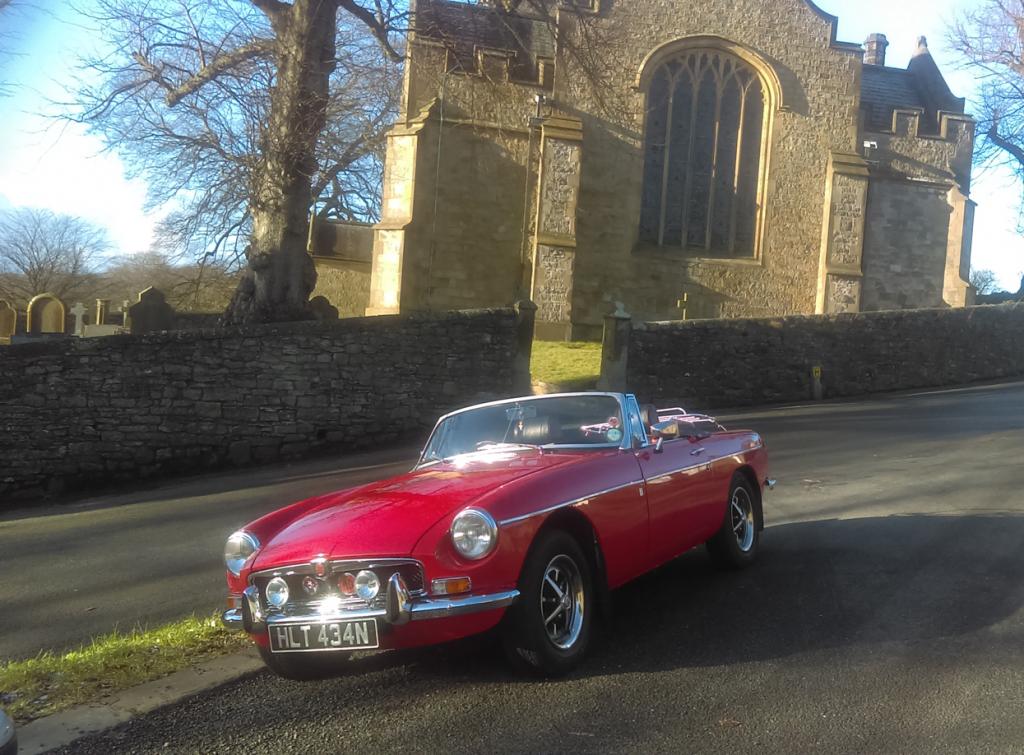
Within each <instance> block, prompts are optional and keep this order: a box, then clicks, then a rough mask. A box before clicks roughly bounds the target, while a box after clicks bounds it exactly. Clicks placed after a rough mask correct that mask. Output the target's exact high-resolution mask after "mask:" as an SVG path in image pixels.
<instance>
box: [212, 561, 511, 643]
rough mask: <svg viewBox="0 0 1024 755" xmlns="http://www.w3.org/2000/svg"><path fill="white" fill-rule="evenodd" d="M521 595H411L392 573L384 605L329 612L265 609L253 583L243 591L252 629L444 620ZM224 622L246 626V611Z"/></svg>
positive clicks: (227, 613)
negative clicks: (303, 624) (332, 623)
mask: <svg viewBox="0 0 1024 755" xmlns="http://www.w3.org/2000/svg"><path fill="white" fill-rule="evenodd" d="M518 597H519V591H518V590H507V591H505V592H496V593H491V594H489V595H468V596H466V597H465V598H413V597H411V596H410V595H409V591H408V590H407V589H406V587H405V582H404V581H403V580H402V578H401V576H400V575H398V574H394V575H392V577H391V579H390V580H388V587H387V593H386V594H385V601H384V603H385V608H369V607H366V608H356V609H341V610H338V611H331V612H327V613H321V612H318V613H309V614H277V613H269V612H266V611H264V610H263V607H262V606H261V605H260V600H259V593H258V591H257V589H256V588H255V587H253V586H250V587H248V588H246V590H245V592H244V593H243V600H245V601H246V603H247V604H248V605H247V607H248V609H249V615H250V616H252V624H253V626H252V629H251V630H250V631H258V632H262V631H263V630H264V629H265V628H266V627H269V626H274V625H275V624H296V623H319V624H323V623H329V622H333V621H352V620H358V619H383V620H384V621H386V622H387V623H388V624H392V625H395V626H400V625H402V624H407V623H408V622H410V621H423V620H426V619H444V618H447V617H449V616H465V615H466V614H471V613H479V612H481V611H492V610H494V609H497V608H507V607H508V606H510V605H512V604H513V603H515V601H516V599H517V598H518ZM221 621H222V622H223V624H224V626H226V627H227V628H228V629H238V630H242V629H246V627H245V621H244V619H243V612H242V609H240V608H232V609H229V610H227V611H225V612H224V614H223V615H222V616H221Z"/></svg>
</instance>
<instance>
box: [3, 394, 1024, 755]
mask: <svg viewBox="0 0 1024 755" xmlns="http://www.w3.org/2000/svg"><path fill="white" fill-rule="evenodd" d="M731 419H732V421H731V422H730V423H729V424H733V425H735V424H744V425H748V426H752V427H754V428H755V429H758V430H760V431H761V432H762V433H763V434H764V435H765V437H766V439H767V443H768V446H769V452H770V454H771V460H772V473H773V474H774V475H776V476H777V477H778V478H779V480H780V482H779V485H778V487H777V489H776V491H775V492H774V493H772V494H770V496H769V499H768V501H767V502H766V516H767V519H768V524H769V528H768V529H767V530H766V531H765V533H764V539H763V541H762V551H761V554H760V558H759V561H758V562H757V563H756V564H755V565H754V566H753V567H752V568H751V569H748V570H746V571H744V572H740V573H721V572H717V571H715V570H714V569H713V568H712V567H711V565H710V563H709V561H708V560H707V558H706V557H705V555H704V553H703V552H702V551H694V552H692V553H690V554H687V555H686V556H684V557H683V558H681V559H679V560H678V561H676V562H674V563H673V564H671V565H669V566H667V567H665V568H663V569H661V570H659V571H658V572H656V573H654V574H652V575H649V576H647V577H645V578H643V579H641V580H640V581H638V582H637V583H634V584H633V585H630V586H627V587H626V588H624V589H622V590H619V591H617V593H616V594H615V610H614V614H613V618H612V621H611V623H610V625H609V626H608V627H607V628H606V629H605V631H604V632H603V636H602V639H601V642H600V644H599V645H598V647H596V648H595V649H594V652H593V654H592V657H591V658H590V659H589V660H588V662H587V663H586V664H585V665H584V667H583V668H582V669H581V670H579V671H578V672H576V673H575V674H574V675H572V676H570V677H569V678H567V679H563V680H558V681H544V682H539V681H532V680H523V679H520V678H518V677H516V676H514V675H513V674H512V673H511V672H510V671H509V670H508V669H507V668H506V667H505V665H504V663H503V662H502V660H501V659H500V656H499V654H498V653H497V652H496V651H495V649H494V648H493V646H491V645H489V644H487V642H471V643H461V644H456V645H453V646H449V647H447V648H444V649H441V650H431V651H426V652H421V653H417V654H407V655H398V654H392V655H382V656H375V657H370V658H366V659H360V660H357V661H353V662H351V663H350V664H349V671H348V673H347V674H346V675H344V676H342V677H340V678H338V679H334V680H330V681H326V682H316V683H308V684H304V685H303V684H297V683H293V682H285V681H282V680H278V679H276V678H274V677H272V676H270V675H269V674H260V675H257V676H255V677H252V678H249V679H247V680H243V681H240V682H237V683H234V684H231V685H227V686H225V687H223V688H221V689H219V690H215V691H213V692H211V693H207V694H205V695H202V696H200V697H197V698H194V699H192V700H189V701H186V702H184V703H182V704H180V705H177V706H173V707H171V708H167V709H164V710H162V711H158V712H156V713H153V714H150V715H147V716H143V717H141V718H139V719H136V720H134V721H132V722H131V723H129V724H126V725H125V726H122V727H120V728H118V729H115V730H113V731H111V732H108V733H107V734H105V735H100V736H95V737H90V738H87V739H84V740H80V741H79V742H77V743H75V745H74V746H73V748H70V749H69V750H68V752H72V751H73V752H85V753H104V755H106V753H109V752H111V751H113V752H147V753H148V752H158V751H159V752H163V753H166V752H182V753H193V752H204V753H214V752H251V751H256V750H270V749H274V750H277V751H283V752H311V751H316V752H341V751H345V752H348V751H361V750H371V751H432V752H433V751H442V750H444V751H459V752H484V751H546V752H552V751H574V750H585V751H594V750H634V751H644V752H648V751H664V752H668V751H671V752H702V753H703V752H709V753H710V752H759V753H760V752H779V753H793V752H807V751H815V752H865V753H878V752H886V753H889V752H908V753H910V752H915V753H935V752H964V753H979V752H999V753H1004V752H1024V606H1022V604H1024V580H1021V578H1020V575H1021V567H1022V565H1024V558H1022V556H1021V543H1022V542H1024V494H1022V493H1021V490H1020V485H1021V481H1022V479H1024V464H1022V461H1024V384H1020V383H1018V384H1012V385H1003V386H987V387H974V388H966V389H959V390H953V391H937V392H931V393H927V394H915V395H903V396H894V397H887V398H882V399H872V400H868V401H862V402H851V403H840V404H825V405H815V406H809V407H789V408H780V409H773V410H770V411H762V412H758V413H748V414H746V415H743V416H741V417H733V418H731ZM383 471H386V470H383ZM372 473H373V471H372V470H371V471H370V472H368V474H372ZM321 479H323V478H312V481H319V480H321ZM309 484H311V479H310V478H308V477H307V478H303V479H301V480H299V481H297V483H296V484H295V485H296V486H295V487H292V486H291V485H289V483H287V482H285V481H282V482H278V483H275V485H274V486H268V487H267V488H258V487H257V488H255V490H256V491H260V490H270V489H271V487H273V489H274V490H275V491H276V493H275V495H282V496H284V497H299V496H298V495H290V494H291V493H292V491H293V490H295V491H297V490H298V487H299V486H306V485H309ZM276 486H281V487H276ZM286 493H288V494H289V495H285V494H286ZM303 494H304V492H303ZM225 497H226V498H227V499H228V502H222V499H224V498H225ZM247 497H248V496H246V495H243V496H242V498H247ZM273 497H274V496H272V495H269V493H268V494H267V497H266V498H264V499H263V502H262V503H258V504H257V503H253V502H251V501H248V502H243V501H241V500H240V499H239V498H238V497H237V496H236V494H235V493H233V492H230V485H224V486H223V488H222V489H219V492H210V493H209V494H208V495H207V496H206V497H204V498H203V499H201V500H195V501H193V500H192V499H188V498H183V497H181V496H179V497H178V498H177V499H175V500H178V504H176V505H177V507H181V506H187V507H189V508H188V509H187V511H188V513H185V514H182V515H179V516H176V517H175V519H180V521H178V522H177V523H175V522H173V521H172V522H170V523H169V524H168V525H167V526H166V529H165V530H163V533H162V534H163V538H164V540H162V541H161V542H160V543H159V546H158V547H156V548H155V549H154V552H156V553H159V554H164V556H162V557H166V554H165V551H168V552H170V551H173V550H175V549H177V548H182V547H183V546H182V544H183V543H185V544H186V545H185V546H184V547H185V548H187V549H188V550H189V552H191V553H193V554H194V555H195V556H196V557H197V558H198V556H199V550H200V548H199V547H198V545H196V544H194V543H193V541H194V540H196V539H198V535H197V534H196V533H204V534H203V537H204V538H207V539H209V540H211V541H218V546H217V547H218V549H219V536H220V534H222V533H217V535H218V537H216V538H215V537H213V533H212V532H208V531H209V530H212V529H213V528H214V526H215V525H213V524H211V523H210V521H212V520H210V521H208V516H209V515H210V511H211V510H213V511H216V512H217V515H216V516H221V511H222V509H224V508H225V507H226V506H229V505H234V506H235V507H236V509H235V511H234V513H233V514H232V515H233V516H235V517H236V518H235V519H231V517H230V516H227V517H225V518H224V520H223V521H222V522H220V523H219V524H217V525H216V526H217V527H221V526H222V527H223V529H224V531H227V530H230V529H231V528H232V527H233V526H234V522H235V521H238V520H240V519H245V518H248V517H249V516H250V514H251V513H258V511H255V509H259V508H260V507H261V506H262V507H265V508H269V507H270V505H271V501H270V498H273ZM232 501H233V502H234V503H233V504H231V503H230V502H232ZM159 505H160V504H159V502H151V503H145V504H139V505H137V506H131V507H125V508H122V509H113V510H111V509H108V508H100V509H95V510H92V511H83V512H80V514H71V515H57V517H56V520H57V521H59V520H60V517H61V516H77V515H82V516H85V517H86V520H85V522H86V523H87V524H88V527H89V528H91V530H90V532H91V534H90V535H89V536H88V538H87V539H88V540H89V541H91V542H92V543H93V545H92V546H83V547H81V548H79V549H77V550H76V553H77V554H78V555H77V558H79V559H80V561H78V562H76V563H78V564H80V565H81V564H84V563H85V560H86V559H87V558H91V557H87V556H86V553H87V552H89V553H91V552H92V551H93V550H95V548H96V547H97V546H99V547H105V548H106V549H108V550H109V549H112V548H113V547H114V546H115V544H117V543H119V542H121V541H122V540H124V541H127V542H131V539H132V538H133V537H135V536H136V535H137V533H136V527H137V526H138V525H139V522H138V521H137V520H131V519H130V517H131V511H132V510H133V509H136V508H139V507H140V506H141V507H143V508H145V507H147V506H159ZM168 506H171V504H170V502H168ZM249 507H252V509H253V510H254V511H250V508H249ZM172 508H174V507H173V506H172ZM204 512H205V513H204ZM100 514H102V515H103V516H105V517H110V519H105V520H102V521H92V520H91V519H89V517H90V516H99V515H100ZM122 516H124V517H129V519H128V520H126V523H123V524H122V521H125V520H121V517H122ZM51 519H52V518H46V519H44V520H38V519H35V518H33V519H24V520H21V521H9V522H5V523H4V524H2V525H0V538H2V539H0V553H4V556H3V557H2V558H3V559H4V561H5V562H6V560H7V558H8V556H7V550H6V549H7V548H8V547H9V543H17V542H18V540H17V538H16V537H15V536H14V535H13V534H12V533H11V532H10V531H8V530H9V528H14V530H17V529H18V528H19V527H20V526H24V525H25V524H26V523H35V524H33V526H35V527H37V528H38V530H39V531H40V532H41V531H43V530H45V529H46V524H45V522H46V521H48V520H51ZM159 519H160V517H159V514H158V513H155V512H154V514H153V515H152V516H150V517H149V518H147V519H145V520H144V521H143V522H142V523H141V524H142V525H144V528H159V527H160V525H159V523H158V520H159ZM83 526H84V525H83ZM112 527H113V528H114V529H116V530H117V534H115V533H114V532H112V531H111V528H112ZM68 531H69V532H73V531H74V527H71V526H69V530H68ZM37 537H38V538H39V539H38V540H37V544H36V546H35V547H36V548H39V547H43V548H45V547H47V546H46V540H45V538H43V536H42V535H41V534H40V535H37ZM83 537H85V536H83ZM167 541H171V542H167ZM192 549H195V550H194V551H193V550H192ZM27 550H31V548H28V549H27ZM129 550H130V549H129ZM144 556H145V552H144V551H141V550H136V551H135V553H134V558H135V559H137V560H138V559H143V558H144ZM27 557H28V554H27V553H26V552H21V555H19V556H18V558H19V559H23V558H27ZM49 557H50V559H51V561H50V567H49V568H46V569H43V570H41V571H39V572H36V573H34V574H33V575H32V578H31V579H28V580H27V581H26V582H25V583H24V584H25V585H26V586H28V585H33V584H34V585H39V584H40V583H44V582H46V580H47V579H49V578H50V575H53V574H55V573H59V574H60V575H61V577H60V578H61V580H64V579H65V576H64V574H63V571H58V570H57V569H55V568H53V562H54V561H56V562H57V564H56V565H57V566H58V567H59V566H60V562H61V559H62V558H64V556H63V554H62V553H61V552H60V551H59V549H58V550H56V551H54V552H53V553H51V554H49ZM95 558H98V559H99V561H97V562H95V563H102V558H103V556H102V555H100V556H95ZM19 563H21V561H19ZM205 564H206V562H205V561H204V562H203V565H201V566H199V565H195V566H193V567H190V568H189V569H187V570H186V572H187V573H184V574H180V575H175V576H174V577H165V578H161V577H160V576H159V575H158V574H152V575H151V576H150V577H148V578H147V580H146V581H148V582H150V587H151V590H156V591H157V592H159V593H160V594H161V597H160V598H159V601H161V602H162V601H163V600H165V599H166V600H172V599H173V600H177V599H178V596H177V595H167V594H166V593H167V592H171V593H176V592H181V591H188V590H193V591H194V593H193V594H199V592H201V590H200V588H198V587H195V585H197V584H198V583H199V582H200V581H204V580H209V579H214V580H216V581H217V583H218V587H219V577H213V576H209V577H208V576H207V571H210V572H212V571H213V570H214V566H213V565H211V566H210V567H209V568H208V567H207V566H206V565H205ZM75 568H76V569H80V568H81V566H76V567H75ZM3 574H4V575H5V581H6V579H7V575H10V574H11V571H10V570H9V569H8V568H7V566H6V563H5V564H4V567H3ZM105 574H106V575H107V576H108V577H109V576H110V572H105ZM17 578H21V577H20V576H19V577H17ZM132 579H133V577H131V576H125V577H124V578H123V579H115V580H114V582H115V585H114V586H113V587H111V586H105V585H104V584H103V583H102V582H97V581H96V580H93V582H92V584H91V586H90V587H88V588H85V589H87V591H88V593H89V596H90V597H92V598H93V600H99V599H100V598H105V597H106V596H107V595H108V594H112V595H113V596H114V597H113V598H112V600H113V601H115V602H117V601H118V600H120V596H121V595H122V594H124V593H125V592H126V591H127V590H128V589H129V588H130V587H132V584H131V581H132ZM171 580H178V581H180V583H179V585H178V587H177V588H169V589H164V584H163V582H164V581H167V582H169V581H171ZM87 581H88V580H86V578H85V577H83V583H82V584H83V585H85V583H86V582H87ZM0 589H3V590H4V591H5V592H3V593H0V599H2V600H4V601H5V604H6V602H7V600H8V599H9V598H13V599H14V600H15V601H18V600H21V601H22V602H21V604H20V606H21V608H22V609H24V606H25V604H26V603H28V602H31V601H30V600H29V598H27V597H25V596H23V595H22V594H21V593H20V592H12V591H11V589H10V587H9V586H8V585H4V586H3V587H2V588H0ZM143 593H145V590H143ZM151 594H152V593H151V592H150V595H151ZM203 594H205V593H203ZM39 602H40V603H42V602H45V601H39ZM122 602H125V603H126V602H127V601H122ZM16 607H18V606H16ZM37 610H41V609H37ZM12 615H13V616H15V617H17V616H19V615H20V614H19V612H18V611H15V612H13V613H12V612H10V611H8V610H5V612H4V613H3V614H0V617H2V618H0V620H2V621H4V622H5V623H6V622H8V621H10V619H11V616H12ZM17 620H18V621H22V620H21V619H17ZM22 626H24V624H22ZM38 629H39V628H38V627H36V628H35V630H34V631H38ZM0 637H2V640H0V641H2V642H4V643H7V642H9V640H8V632H7V631H3V632H2V635H0Z"/></svg>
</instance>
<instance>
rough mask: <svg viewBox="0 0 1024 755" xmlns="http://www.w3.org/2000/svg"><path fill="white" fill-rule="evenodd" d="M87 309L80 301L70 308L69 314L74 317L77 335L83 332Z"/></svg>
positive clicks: (79, 335)
mask: <svg viewBox="0 0 1024 755" xmlns="http://www.w3.org/2000/svg"><path fill="white" fill-rule="evenodd" d="M88 311H89V310H87V309H86V308H85V305H84V304H82V302H78V303H77V304H76V305H75V306H73V307H72V308H71V314H72V316H73V317H74V318H75V335H76V336H78V337H81V336H82V335H83V334H84V333H85V313H86V312H88Z"/></svg>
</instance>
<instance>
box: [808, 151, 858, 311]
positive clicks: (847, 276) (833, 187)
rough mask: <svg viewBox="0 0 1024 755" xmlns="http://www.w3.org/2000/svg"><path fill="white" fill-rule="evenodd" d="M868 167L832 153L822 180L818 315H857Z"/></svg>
mask: <svg viewBox="0 0 1024 755" xmlns="http://www.w3.org/2000/svg"><path fill="white" fill-rule="evenodd" d="M867 200H868V165H867V163H866V162H864V158H862V157H861V156H860V155H856V154H852V153H845V152H833V153H832V156H831V159H830V160H829V166H828V176H827V178H826V179H825V218H824V222H823V223H822V229H821V262H820V264H819V268H818V295H817V301H816V303H815V311H816V312H817V313H818V314H833V313H837V312H859V311H860V293H861V283H862V280H863V277H864V270H863V257H864V218H865V216H866V211H867Z"/></svg>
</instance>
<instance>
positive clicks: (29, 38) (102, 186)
mask: <svg viewBox="0 0 1024 755" xmlns="http://www.w3.org/2000/svg"><path fill="white" fill-rule="evenodd" d="M766 1H767V0H766ZM24 2H26V3H28V2H31V4H32V7H29V6H28V5H25V6H23V7H22V8H21V9H20V10H19V11H18V12H16V13H15V14H13V15H12V16H10V17H4V18H3V20H2V21H0V24H3V26H2V27H0V33H3V34H4V35H5V36H6V37H7V42H6V44H7V46H8V47H12V48H13V51H14V53H15V54H14V55H12V56H8V57H7V58H6V59H4V60H0V81H5V80H6V81H8V82H13V83H14V84H15V87H14V92H13V95H12V96H10V97H7V98H4V99H0V208H3V207H5V206H10V205H14V206H35V207H49V208H52V209H54V210H57V211H61V212H69V213H73V214H76V215H79V216H81V217H83V218H86V219H88V220H91V221H93V222H95V223H97V224H100V225H103V226H106V227H107V228H109V229H110V234H111V238H112V240H113V242H114V245H115V247H116V251H117V252H120V253H127V254H131V253H135V252H139V251H144V250H146V249H147V248H148V246H149V244H150V241H151V240H152V233H153V226H154V224H155V222H156V220H157V218H158V216H159V213H158V212H150V213H147V212H146V211H145V207H144V205H145V196H146V186H145V183H144V182H143V181H142V180H141V179H131V178H129V177H127V176H126V174H125V167H124V165H123V164H122V162H121V161H120V160H119V159H118V157H117V156H116V155H114V154H111V153H108V152H104V150H103V145H102V144H101V143H100V142H99V141H98V140H97V139H95V138H94V137H91V136H89V135H88V134H86V133H85V132H84V130H83V129H81V128H79V127H76V126H73V125H72V126H68V125H57V124H54V123H53V122H52V121H49V120H48V119H46V118H44V117H42V113H45V112H48V111H51V110H52V106H51V105H49V104H48V100H60V99H61V98H62V97H64V89H63V87H64V84H65V83H66V82H67V81H68V79H69V77H70V76H71V74H72V73H73V69H74V63H75V59H76V57H77V55H78V54H79V53H80V52H82V51H84V50H86V49H89V48H90V47H91V46H93V45H95V40H96V34H95V33H94V32H93V31H92V30H90V29H89V28H88V26H87V25H83V23H82V21H81V20H80V19H78V18H76V17H75V15H74V13H73V11H72V10H71V9H70V8H69V7H68V3H67V2H66V1H65V0H24ZM975 2H976V0H901V1H900V2H893V1H892V0H820V1H819V3H818V5H819V6H820V7H821V8H822V9H823V10H825V11H827V12H829V13H832V14H834V15H837V16H839V20H840V24H839V38H840V39H842V40H844V41H849V42H858V43H859V42H863V41H864V39H865V38H866V37H867V35H868V34H871V33H873V32H881V33H884V34H886V35H887V36H888V38H889V42H890V46H889V50H888V61H887V62H888V63H889V65H896V66H904V65H906V63H907V61H908V60H909V59H910V56H911V54H912V53H913V51H914V49H915V47H916V42H917V38H918V37H919V36H921V35H924V36H926V37H928V41H929V46H930V48H931V51H932V55H933V56H934V57H935V60H936V62H937V63H938V64H939V67H940V68H941V69H942V71H943V73H944V74H946V77H947V79H948V81H949V83H950V87H951V88H952V89H953V91H954V92H955V93H957V94H958V95H960V96H967V97H968V98H970V97H971V95H972V94H973V91H974V87H975V82H974V80H973V78H972V76H971V74H970V73H969V72H966V71H962V70H957V68H956V65H955V63H956V61H955V57H954V55H953V54H952V53H950V52H948V51H947V49H946V44H945V39H944V37H945V28H946V24H947V22H948V21H949V20H950V19H952V18H953V17H954V16H955V15H956V13H957V12H959V11H962V10H963V9H965V8H969V7H971V6H972V5H973V4H974V3H975ZM968 111H970V104H968ZM972 196H973V198H974V199H975V201H977V202H978V213H977V220H976V225H975V236H974V256H973V265H974V267H975V268H976V269H982V268H989V269H992V270H995V271H996V273H997V274H998V275H999V279H1000V283H1001V284H1003V285H1004V286H1005V287H1007V288H1009V289H1010V290H1016V289H1017V284H1018V282H1019V281H1020V276H1021V272H1022V271H1024V237H1022V236H1021V235H1020V234H1018V233H1017V219H1018V201H1019V199H1020V197H1021V189H1020V186H1019V184H1018V182H1017V181H1016V179H1015V178H1014V177H1013V176H1012V175H1010V174H1008V173H1007V172H1006V171H1004V170H993V169H986V170H979V169H976V171H975V181H974V186H973V193H972Z"/></svg>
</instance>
